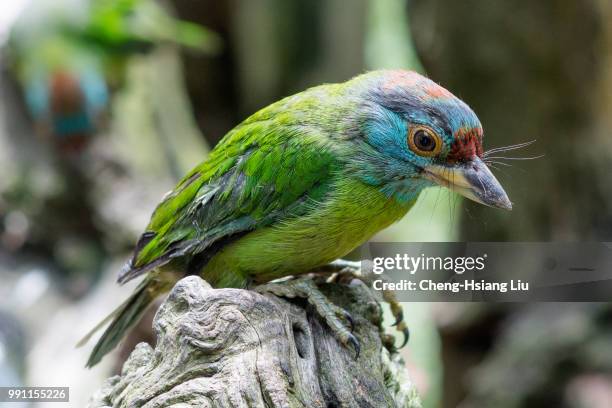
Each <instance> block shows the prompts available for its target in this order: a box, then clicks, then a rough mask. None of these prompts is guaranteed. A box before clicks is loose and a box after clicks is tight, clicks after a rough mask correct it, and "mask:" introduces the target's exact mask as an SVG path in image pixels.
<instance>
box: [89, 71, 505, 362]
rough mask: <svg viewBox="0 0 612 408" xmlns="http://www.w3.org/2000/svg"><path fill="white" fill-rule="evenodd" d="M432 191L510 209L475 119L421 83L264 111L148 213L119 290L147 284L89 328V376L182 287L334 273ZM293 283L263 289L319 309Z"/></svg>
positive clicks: (353, 91) (380, 81) (364, 81)
mask: <svg viewBox="0 0 612 408" xmlns="http://www.w3.org/2000/svg"><path fill="white" fill-rule="evenodd" d="M430 186H444V187H448V188H450V189H452V190H453V191H455V192H457V193H459V194H461V195H463V196H465V197H467V198H469V199H471V200H474V201H476V202H478V203H482V204H485V205H488V206H491V207H497V208H501V209H507V210H510V209H511V208H512V204H511V202H510V200H509V198H508V196H507V194H506V192H505V191H504V189H503V187H502V186H501V185H500V183H499V182H498V181H497V179H496V178H495V176H494V175H493V174H492V173H491V171H490V170H489V169H488V167H487V165H486V164H485V162H484V158H483V128H482V125H481V123H480V121H479V119H478V117H477V116H476V114H475V113H474V112H473V111H472V109H471V108H470V107H469V106H468V105H467V104H466V103H465V102H463V101H462V100H460V99H459V98H457V97H456V96H454V95H453V94H452V93H451V92H450V91H448V90H446V89H445V88H443V87H442V86H440V85H438V84H437V83H436V82H434V81H432V80H430V79H428V78H426V77H424V76H422V75H420V74H418V73H415V72H413V71H404V70H378V71H371V72H367V73H364V74H361V75H359V76H356V77H354V78H353V79H350V80H348V81H346V82H343V83H337V84H325V85H320V86H316V87H313V88H310V89H307V90H305V91H303V92H301V93H297V94H295V95H293V96H289V97H286V98H284V99H281V100H279V101H278V102H275V103H273V104H271V105H269V106H267V107H265V108H263V109H261V110H260V111H258V112H256V113H254V114H253V115H252V116H250V117H248V118H247V119H246V120H244V121H243V122H242V123H240V124H239V125H238V126H236V127H235V128H233V129H232V130H230V131H229V132H228V133H227V134H226V135H225V136H224V137H223V138H222V139H221V141H220V142H219V143H218V144H217V146H216V147H215V148H214V149H213V150H212V151H211V152H210V154H209V156H208V158H207V159H206V160H204V161H203V162H202V163H200V164H199V165H197V166H196V167H195V168H194V169H193V170H191V171H190V172H189V173H187V174H186V175H185V177H184V178H183V179H182V180H181V181H180V182H179V183H178V185H177V186H176V187H175V188H174V189H173V190H172V191H171V192H169V193H168V194H167V195H166V196H165V197H164V198H163V199H162V200H161V202H160V203H159V204H158V206H157V207H156V209H155V210H154V212H153V214H152V216H151V220H150V222H149V224H148V225H147V227H146V228H145V231H144V232H143V234H142V235H141V237H140V238H139V239H138V241H137V243H136V246H135V249H134V253H133V256H132V258H131V259H130V260H129V261H128V262H127V263H126V265H125V267H124V268H123V269H122V270H121V272H120V273H119V277H118V282H119V283H120V284H124V283H126V282H128V281H130V280H132V279H135V278H137V277H141V276H144V279H143V280H142V282H141V283H140V284H139V286H138V287H137V289H135V291H134V293H133V294H132V295H131V296H130V297H129V298H128V299H127V300H126V301H125V302H124V303H123V304H121V305H120V306H119V307H118V308H117V309H116V310H115V311H114V312H113V313H112V314H111V315H110V316H109V317H108V318H107V319H105V320H104V321H103V322H102V323H101V324H100V325H99V326H98V327H96V328H95V329H94V331H95V330H96V329H99V328H101V327H102V326H103V325H104V324H106V323H108V322H109V321H110V325H109V326H108V328H107V329H106V330H105V332H104V333H103V334H102V336H101V338H100V339H99V341H98V342H97V344H96V345H95V347H94V349H93V351H92V353H91V355H90V357H89V360H88V362H87V366H88V367H91V366H93V365H95V364H96V363H97V362H98V361H100V359H101V358H102V357H103V356H104V355H105V354H106V353H108V352H109V351H110V350H112V348H113V347H115V346H116V344H117V343H118V342H119V341H120V340H121V338H122V337H123V335H124V333H125V332H126V331H127V330H128V329H129V328H130V327H131V326H132V325H133V324H134V322H136V321H137V320H138V319H139V317H140V315H141V314H142V313H143V311H144V310H145V309H146V307H147V306H148V305H149V304H150V303H151V302H152V301H153V300H154V299H155V298H157V297H158V296H159V295H161V294H163V293H165V292H167V291H169V290H170V289H171V288H172V287H173V285H174V283H175V282H177V281H178V280H179V279H181V278H182V277H184V276H186V275H198V276H200V277H202V278H203V279H204V280H206V281H207V282H208V283H210V284H211V285H212V286H213V287H215V288H251V287H253V285H264V286H266V285H273V282H274V280H277V279H279V278H283V277H288V276H300V275H301V274H304V273H305V272H308V271H312V270H315V269H316V268H318V267H323V266H325V265H329V264H333V263H334V262H336V260H338V259H342V257H344V256H345V255H347V254H348V253H349V252H350V251H351V250H353V249H355V248H356V247H358V246H359V245H361V244H362V243H364V242H366V241H367V240H368V239H369V238H371V237H372V236H373V235H374V234H376V233H377V232H379V231H381V230H383V229H384V228H386V227H387V226H389V225H391V224H393V223H394V222H396V221H398V220H400V219H401V218H402V217H404V215H406V214H407V213H408V212H409V210H410V209H411V207H412V206H413V205H414V203H415V202H416V200H417V198H418V196H419V194H420V193H421V192H422V191H423V190H424V189H425V188H426V187H430ZM271 282H272V283H271ZM289 282H291V281H289ZM295 282H297V283H295V284H294V285H293V286H292V285H291V284H290V283H289V284H286V283H285V284H279V286H277V288H276V290H275V289H271V290H270V291H271V292H273V293H277V294H281V295H288V296H289V297H293V296H295V295H297V296H302V297H306V298H309V301H311V302H315V303H316V302H318V301H320V300H321V298H322V297H323V296H322V295H321V296H311V295H312V293H313V291H315V290H316V288H315V287H313V285H308V284H305V283H304V281H303V280H302V281H300V280H296V281H295ZM283 285H284V286H283ZM317 299H318V300H317ZM323 303H325V302H324V301H323ZM318 306H321V308H317V310H323V311H324V312H323V314H324V315H325V316H322V317H323V318H324V320H325V321H326V322H327V323H328V325H330V326H331V328H332V330H334V333H335V334H336V336H337V337H338V339H339V340H340V341H341V342H342V343H343V344H345V345H348V344H353V345H354V346H356V348H357V347H358V342H357V341H356V339H355V338H354V336H352V335H351V333H350V331H348V330H346V328H344V327H340V325H339V324H336V323H337V320H335V319H334V316H333V315H334V314H336V315H337V314H342V313H341V312H340V313H338V308H337V307H335V306H333V305H332V306H330V305H326V304H323V305H318ZM94 331H92V332H91V333H90V334H88V336H86V337H85V339H84V341H86V340H87V339H88V338H89V337H91V335H92V334H93V332H94ZM357 353H358V351H357Z"/></svg>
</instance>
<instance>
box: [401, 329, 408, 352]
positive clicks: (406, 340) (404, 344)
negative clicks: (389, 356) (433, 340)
mask: <svg viewBox="0 0 612 408" xmlns="http://www.w3.org/2000/svg"><path fill="white" fill-rule="evenodd" d="M402 334H403V335H404V341H403V342H402V345H401V346H399V348H404V347H405V346H406V344H408V341H409V340H410V329H408V327H405V328H404V329H403V330H402Z"/></svg>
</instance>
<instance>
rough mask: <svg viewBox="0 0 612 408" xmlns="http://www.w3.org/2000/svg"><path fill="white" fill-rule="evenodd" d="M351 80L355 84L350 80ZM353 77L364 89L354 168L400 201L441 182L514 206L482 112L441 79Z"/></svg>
mask: <svg viewBox="0 0 612 408" xmlns="http://www.w3.org/2000/svg"><path fill="white" fill-rule="evenodd" d="M351 82H352V85H351ZM351 82H349V88H353V90H352V91H351V92H352V93H354V94H357V95H359V96H358V98H357V99H358V105H359V108H358V109H357V111H358V112H359V114H358V115H357V116H358V119H357V120H358V125H357V126H356V127H357V128H358V129H359V134H360V135H361V137H359V138H358V139H359V141H358V143H359V144H360V149H358V150H359V152H360V153H359V155H358V157H357V160H358V161H360V162H361V163H367V165H365V166H362V165H358V164H357V165H355V173H356V174H358V176H360V177H361V178H362V179H363V180H364V181H365V182H367V183H370V184H374V185H379V186H380V188H381V190H382V191H384V192H385V193H386V194H388V195H389V196H394V197H395V198H396V199H398V200H400V201H408V200H412V199H414V198H416V197H417V196H418V193H419V192H420V191H421V190H422V189H423V188H424V187H427V186H431V185H441V186H445V187H448V188H450V189H451V190H453V191H455V192H457V193H459V194H461V195H463V196H465V197H467V198H469V199H471V200H474V201H476V202H479V203H482V204H485V205H489V206H492V207H498V208H504V209H508V210H509V209H511V208H512V204H511V203H510V200H509V199H508V196H507V195H506V192H505V191H504V189H503V188H502V186H501V185H500V183H499V182H498V181H497V179H496V178H495V176H493V174H492V173H491V171H490V170H489V168H488V167H487V166H486V164H485V163H484V161H483V158H482V154H483V148H482V137H483V131H482V126H481V124H480V121H479V120H478V117H477V116H476V114H475V113H474V112H473V111H472V110H471V109H470V108H469V107H468V106H467V105H466V104H465V103H464V102H463V101H461V100H460V99H459V98H457V97H455V96H454V95H453V94H451V93H450V92H449V91H447V90H446V89H444V88H442V87H441V86H439V85H438V84H436V83H435V82H433V81H431V80H429V79H427V78H425V77H423V76H421V75H419V74H417V73H415V72H410V71H374V72H371V73H368V74H365V75H362V76H360V77H357V78H355V79H353V80H352V81H351Z"/></svg>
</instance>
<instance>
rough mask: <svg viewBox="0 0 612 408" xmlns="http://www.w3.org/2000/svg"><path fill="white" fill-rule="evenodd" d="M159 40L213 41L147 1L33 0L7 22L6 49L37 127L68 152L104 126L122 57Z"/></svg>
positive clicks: (200, 45) (211, 46)
mask: <svg viewBox="0 0 612 408" xmlns="http://www.w3.org/2000/svg"><path fill="white" fill-rule="evenodd" d="M163 43H173V44H177V45H181V46H185V47H188V48H192V49H194V50H197V51H200V52H212V51H214V50H215V49H217V47H218V40H217V39H216V37H215V35H214V34H213V33H211V32H209V31H208V30H207V29H205V28H204V27H201V26H198V25H196V24H192V23H189V22H185V21H180V20H177V19H175V18H173V17H172V16H170V15H169V14H168V13H167V12H166V11H165V10H164V9H163V8H161V6H160V5H159V4H158V3H156V2H155V1H152V0H89V1H87V0H36V1H31V2H30V3H29V4H28V6H27V7H26V8H25V9H24V10H23V12H22V13H21V15H20V17H19V19H18V20H17V22H16V23H15V25H14V27H13V30H12V32H11V36H10V41H9V56H10V57H11V59H12V66H13V70H14V73H15V77H16V78H17V80H18V82H19V84H20V86H21V88H22V91H23V95H24V99H25V102H26V105H27V109H28V111H29V113H30V116H31V118H32V120H33V121H34V123H35V125H36V128H37V129H38V131H39V133H40V134H42V135H45V136H47V137H48V138H49V139H50V140H52V142H53V144H54V145H56V146H57V147H58V148H59V150H60V151H62V152H65V153H74V152H79V151H82V149H83V148H84V147H85V146H87V144H88V141H90V140H91V138H92V137H93V136H94V135H95V134H96V133H97V132H98V131H99V130H100V129H101V128H102V127H103V124H104V119H105V117H106V115H107V114H108V112H109V110H110V109H109V104H110V103H111V100H110V89H112V88H117V87H119V85H120V84H121V82H122V78H123V70H124V68H125V64H126V61H127V60H128V57H130V56H131V55H134V54H138V53H144V52H147V51H150V50H152V49H153V48H154V47H155V46H157V45H160V44H163Z"/></svg>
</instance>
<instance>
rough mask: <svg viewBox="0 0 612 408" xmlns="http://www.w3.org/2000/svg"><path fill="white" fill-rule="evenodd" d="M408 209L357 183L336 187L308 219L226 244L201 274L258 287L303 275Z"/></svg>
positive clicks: (212, 279)
mask: <svg viewBox="0 0 612 408" xmlns="http://www.w3.org/2000/svg"><path fill="white" fill-rule="evenodd" d="M415 201H416V200H415ZM413 204H414V201H412V202H409V203H399V202H397V201H396V200H394V199H392V198H389V197H387V196H386V195H384V194H383V193H381V192H380V191H379V190H378V189H377V188H375V187H372V186H369V185H366V184H364V183H362V182H359V181H346V182H342V183H339V184H338V185H337V186H336V188H335V189H334V193H333V194H330V196H329V197H328V198H327V199H326V200H325V201H324V202H321V203H319V204H318V205H317V206H316V207H314V208H313V210H312V211H311V212H309V213H308V214H307V215H304V216H301V217H295V218H291V219H288V220H284V221H283V222H279V223H278V224H276V225H272V226H270V227H266V228H262V229H260V230H255V231H253V232H251V233H249V234H247V235H246V236H244V237H243V238H241V239H239V240H238V241H235V242H233V243H231V244H229V245H228V246H227V247H225V248H224V249H223V250H221V251H220V252H219V253H218V254H217V255H215V256H214V257H213V258H212V259H211V261H210V262H209V263H208V264H207V265H206V266H205V268H204V270H203V271H202V275H203V277H204V278H205V279H207V280H208V281H209V282H211V284H213V285H215V286H234V283H233V282H232V281H233V280H234V279H236V278H237V277H236V276H228V273H227V272H228V271H231V272H229V274H232V275H233V274H238V275H239V276H241V277H243V278H244V279H248V280H253V281H257V282H265V281H269V280H272V279H277V278H280V277H283V276H287V275H293V274H299V273H304V272H306V271H308V270H310V269H313V268H316V267H318V266H321V265H325V264H327V263H329V262H332V261H334V260H336V259H338V258H341V257H343V256H345V255H346V254H348V253H349V252H351V251H352V250H353V249H355V248H356V247H357V246H359V245H361V244H362V243H364V242H365V241H367V240H368V239H369V238H371V237H372V236H373V235H374V234H376V233H377V232H378V231H380V230H382V229H384V228H385V227H387V226H389V225H390V224H392V223H393V222H395V221H397V220H399V219H400V218H402V217H403V216H404V215H405V214H406V212H407V211H408V210H409V209H410V208H411V207H412V205H413ZM226 280H227V282H226Z"/></svg>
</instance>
